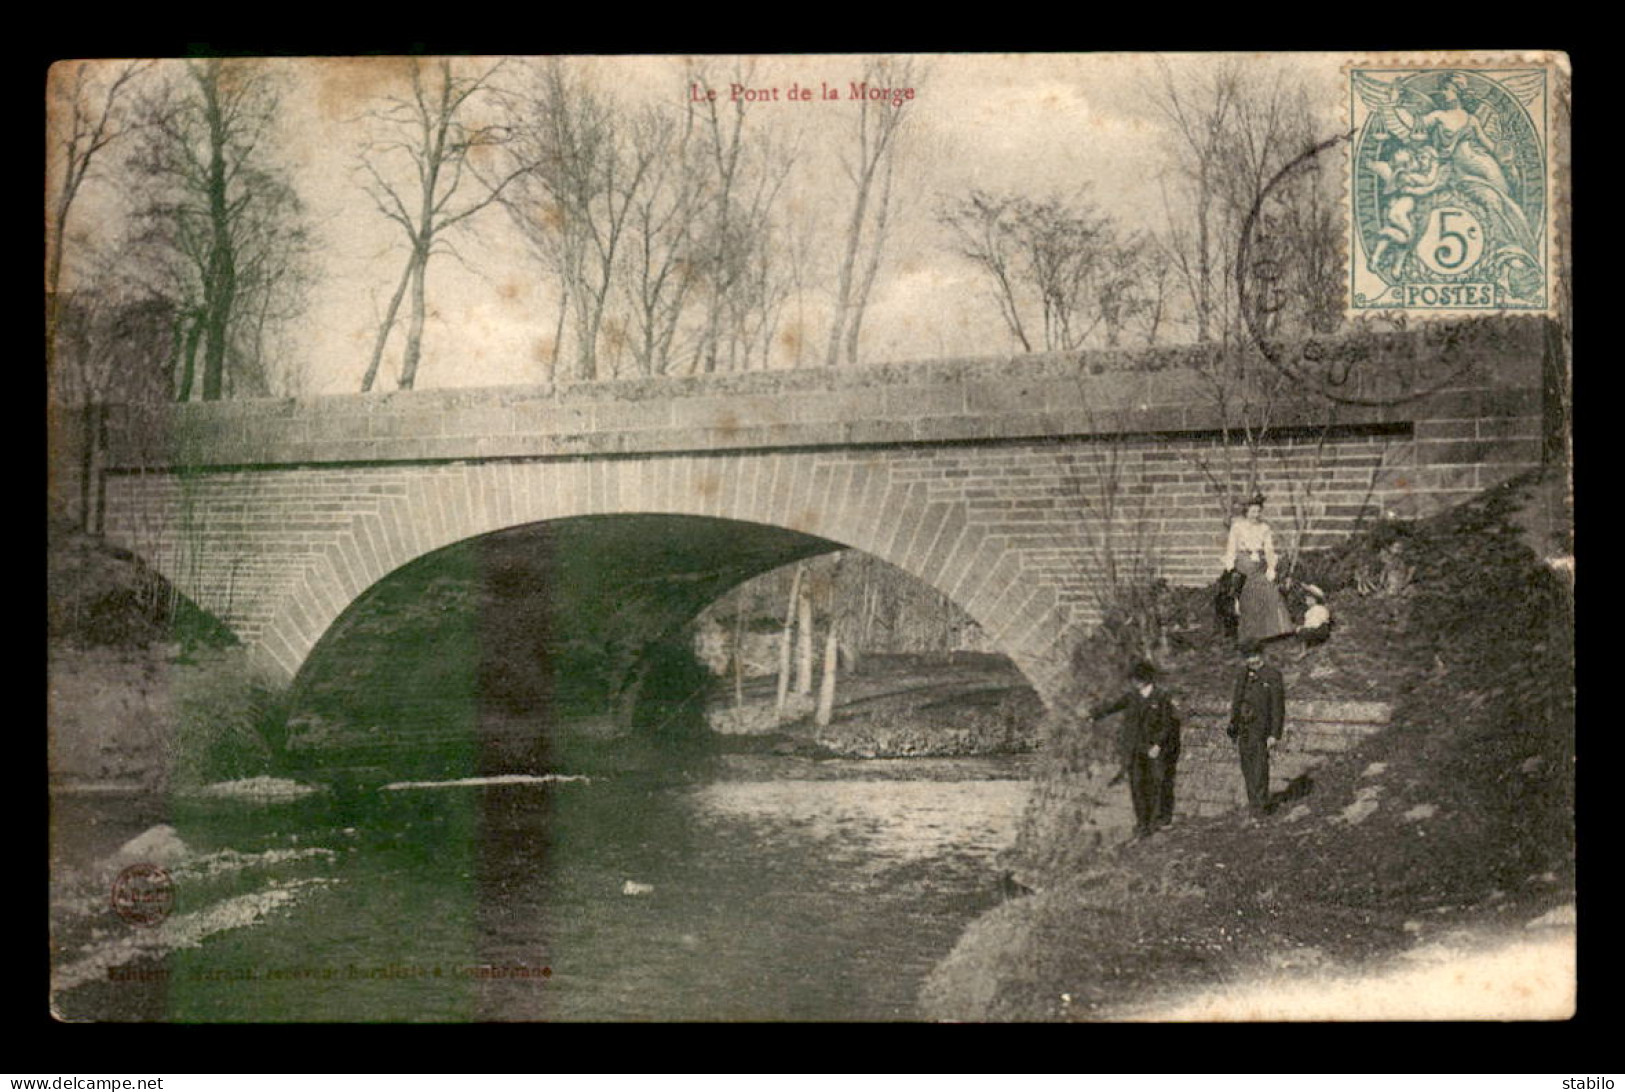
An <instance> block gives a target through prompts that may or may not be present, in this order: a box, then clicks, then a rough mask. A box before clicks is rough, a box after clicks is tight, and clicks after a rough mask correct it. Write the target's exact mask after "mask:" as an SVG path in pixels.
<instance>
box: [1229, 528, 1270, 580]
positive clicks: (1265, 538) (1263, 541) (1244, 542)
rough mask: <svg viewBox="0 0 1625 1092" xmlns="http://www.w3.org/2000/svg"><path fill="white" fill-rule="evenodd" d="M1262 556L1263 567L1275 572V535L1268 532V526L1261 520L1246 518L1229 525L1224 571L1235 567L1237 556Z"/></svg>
mask: <svg viewBox="0 0 1625 1092" xmlns="http://www.w3.org/2000/svg"><path fill="white" fill-rule="evenodd" d="M1260 553H1261V554H1263V555H1264V564H1265V567H1266V568H1267V569H1268V570H1269V571H1270V572H1274V571H1275V535H1274V534H1273V533H1272V532H1271V531H1270V525H1269V524H1267V523H1265V522H1264V521H1263V520H1250V519H1247V518H1246V517H1242V518H1241V519H1238V520H1236V521H1235V522H1234V523H1232V524H1231V525H1230V541H1228V542H1227V543H1225V547H1224V567H1225V569H1226V570H1229V569H1234V568H1235V567H1236V555H1237V554H1260Z"/></svg>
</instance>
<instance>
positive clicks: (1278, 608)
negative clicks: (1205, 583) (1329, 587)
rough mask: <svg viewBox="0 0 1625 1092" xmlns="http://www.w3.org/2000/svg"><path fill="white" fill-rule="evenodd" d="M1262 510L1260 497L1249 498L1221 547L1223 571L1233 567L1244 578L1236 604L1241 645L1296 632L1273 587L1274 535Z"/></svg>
mask: <svg viewBox="0 0 1625 1092" xmlns="http://www.w3.org/2000/svg"><path fill="white" fill-rule="evenodd" d="M1263 513H1264V498H1263V497H1262V496H1255V497H1253V498H1252V499H1250V500H1249V501H1248V502H1247V509H1246V514H1244V515H1241V516H1237V517H1236V519H1235V521H1234V522H1233V523H1231V524H1230V540H1229V542H1227V543H1226V544H1225V548H1224V568H1225V571H1226V572H1229V571H1231V570H1235V571H1236V572H1238V573H1240V574H1241V575H1242V576H1243V577H1245V578H1246V583H1244V584H1242V586H1241V596H1240V601H1239V603H1238V604H1237V607H1238V610H1239V611H1240V614H1241V621H1240V624H1239V626H1238V627H1237V632H1236V640H1237V641H1238V642H1240V644H1241V646H1242V647H1243V648H1245V647H1247V646H1248V645H1250V644H1257V643H1258V642H1260V641H1268V640H1270V639H1271V638H1274V637H1284V636H1286V635H1287V634H1289V633H1295V632H1297V627H1296V626H1294V625H1293V624H1292V616H1291V615H1290V614H1288V613H1287V609H1286V604H1285V603H1283V602H1282V601H1281V593H1280V592H1279V591H1277V590H1276V588H1275V535H1274V533H1273V532H1271V531H1270V525H1269V524H1267V523H1265V522H1264V520H1263Z"/></svg>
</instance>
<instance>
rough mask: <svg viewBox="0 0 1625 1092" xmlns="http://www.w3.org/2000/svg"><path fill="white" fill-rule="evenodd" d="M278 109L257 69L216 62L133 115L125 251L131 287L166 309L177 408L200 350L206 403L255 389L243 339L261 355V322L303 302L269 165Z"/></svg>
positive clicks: (271, 86) (284, 205) (290, 205)
mask: <svg viewBox="0 0 1625 1092" xmlns="http://www.w3.org/2000/svg"><path fill="white" fill-rule="evenodd" d="M278 108H279V94H278V87H277V83H276V80H275V78H274V77H273V75H272V73H271V72H270V71H269V69H268V68H267V67H266V66H265V65H264V63H263V62H257V61H248V60H226V59H221V58H211V59H208V60H202V61H191V62H188V63H187V64H186V66H185V69H184V72H183V74H181V75H180V76H179V77H178V78H177V79H175V80H173V81H171V82H169V83H167V84H165V85H164V86H162V87H161V88H160V89H159V90H158V91H157V92H156V93H154V94H153V95H151V96H149V97H148V98H147V99H146V100H145V101H144V102H143V103H142V105H141V107H140V110H141V113H142V115H143V119H144V120H143V122H142V137H143V139H142V142H141V144H140V146H139V148H138V150H137V153H136V155H135V156H134V157H133V158H132V160H131V162H130V169H131V192H132V193H133V194H134V201H135V203H136V212H135V215H134V219H133V231H132V235H131V237H130V239H129V240H128V241H127V244H126V245H125V246H124V247H122V248H121V250H122V251H123V259H124V263H125V266H126V268H127V269H128V270H129V271H130V272H129V274H128V275H129V276H130V277H131V278H132V279H136V280H139V281H141V282H143V283H145V284H146V285H148V286H149V288H150V289H151V290H152V291H155V292H157V293H158V294H160V295H163V296H165V297H167V298H169V299H171V300H173V301H174V305H175V311H176V315H177V321H178V323H179V325H178V327H177V332H176V338H175V345H176V348H177V353H176V358H177V359H176V361H175V365H176V369H177V370H178V371H179V373H180V374H179V376H178V378H177V380H176V393H177V397H178V398H179V399H180V400H182V401H186V400H189V399H190V398H191V397H192V394H193V390H194V387H195V386H197V385H198V384H197V380H198V376H197V374H196V373H197V369H196V364H197V354H198V353H199V352H200V351H201V353H202V376H201V396H202V397H203V399H205V400H214V399H218V398H221V397H224V396H225V395H227V394H228V393H230V392H231V390H232V389H234V388H236V387H241V388H243V389H246V390H253V391H261V390H263V389H264V386H265V384H264V377H263V376H262V375H259V374H253V373H252V369H254V368H255V366H256V362H255V360H254V358H253V356H252V354H249V355H245V354H244V352H243V346H244V343H245V340H246V341H253V342H255V343H256V344H261V345H262V344H263V339H264V335H265V332H266V330H267V328H268V326H269V324H271V323H272V322H273V321H283V322H285V321H287V320H289V319H291V318H292V317H293V316H294V315H295V314H297V313H298V311H299V309H300V306H301V304H302V292H303V286H304V285H305V283H307V279H308V262H309V260H310V257H311V254H310V250H311V244H310V238H309V232H308V228H307V227H306V223H305V213H304V205H303V202H302V201H301V199H300V197H299V195H298V193H297V191H296V190H295V189H294V187H293V185H292V183H291V181H290V180H289V175H288V173H287V171H286V170H285V169H284V168H283V167H282V166H280V165H279V164H278V163H277V159H276V152H275V146H276V119H277V112H278ZM255 327H257V328H258V330H259V333H258V334H255V333H254V332H253V330H254V328H255ZM228 365H230V366H229V367H228Z"/></svg>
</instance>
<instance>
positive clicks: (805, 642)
mask: <svg viewBox="0 0 1625 1092" xmlns="http://www.w3.org/2000/svg"><path fill="white" fill-rule="evenodd" d="M812 627H813V610H812V592H811V589H809V588H808V587H807V585H806V582H805V581H803V582H802V585H801V595H800V596H799V597H798V598H797V600H796V630H797V632H796V693H797V694H811V693H812V686H813V636H812Z"/></svg>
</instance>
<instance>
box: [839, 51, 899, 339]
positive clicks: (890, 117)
mask: <svg viewBox="0 0 1625 1092" xmlns="http://www.w3.org/2000/svg"><path fill="white" fill-rule="evenodd" d="M863 82H864V83H865V84H866V85H872V86H875V87H881V88H892V87H911V86H913V85H914V83H915V71H914V65H913V62H912V61H911V60H909V59H906V58H896V57H872V58H870V59H869V60H868V62H867V63H866V64H865V65H864V68H863ZM911 116H912V112H911V111H910V110H909V108H908V104H907V102H906V101H903V100H897V99H880V100H876V99H871V98H869V97H868V96H867V95H865V96H864V97H862V98H861V99H860V101H859V105H858V112H857V118H856V122H855V130H856V139H857V148H856V154H855V155H854V156H852V157H850V158H848V157H847V156H845V155H843V156H842V157H841V167H842V169H843V170H845V172H846V176H847V178H848V179H850V180H851V182H852V212H851V215H850V216H849V217H848V219H847V225H846V236H845V242H844V246H843V248H842V252H841V260H840V265H839V267H838V268H837V272H836V284H835V309H834V316H833V318H832V319H831V322H830V331H829V348H828V350H827V351H826V353H825V356H824V363H825V364H826V365H828V366H829V367H832V368H833V367H835V365H836V364H838V363H839V362H840V355H841V349H842V346H843V345H844V346H845V349H846V360H847V363H849V364H851V363H855V362H856V360H857V356H858V339H859V335H860V333H861V331H862V328H863V313H864V310H865V308H866V307H867V306H868V302H869V293H870V291H871V290H872V289H873V287H874V282H875V273H876V271H877V270H878V269H879V267H880V260H881V254H882V251H883V249H884V248H885V245H886V229H887V221H888V219H889V217H890V214H891V208H892V179H893V177H894V175H895V171H896V163H897V154H896V152H897V142H898V134H899V133H900V132H901V131H902V128H903V125H904V123H905V122H906V121H907V120H908V118H909V117H911ZM860 261H861V262H862V263H863V267H862V269H861V270H860V269H859V262H860Z"/></svg>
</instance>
